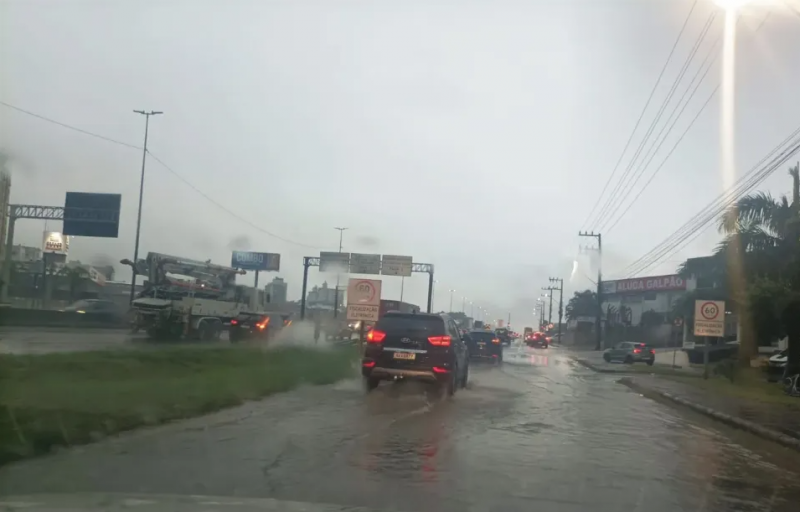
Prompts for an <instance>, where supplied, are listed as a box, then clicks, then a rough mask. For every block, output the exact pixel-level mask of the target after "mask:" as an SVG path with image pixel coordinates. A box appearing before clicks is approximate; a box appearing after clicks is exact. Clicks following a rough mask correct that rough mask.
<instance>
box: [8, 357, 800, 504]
mask: <svg viewBox="0 0 800 512" xmlns="http://www.w3.org/2000/svg"><path fill="white" fill-rule="evenodd" d="M615 380H616V378H615V377H614V376H613V375H603V374H596V373H593V372H591V371H590V370H588V369H586V368H583V367H580V366H576V364H575V363H573V362H572V361H571V360H570V359H569V358H568V357H567V356H566V355H565V354H564V353H563V352H561V351H560V350H559V349H553V348H551V349H548V350H541V349H527V348H524V347H516V346H515V347H511V348H509V349H507V351H506V354H505V363H504V364H503V365H502V367H492V366H488V365H478V364H476V365H474V366H473V369H472V372H471V382H470V384H469V387H468V389H466V390H462V391H460V392H459V393H458V394H457V395H456V396H455V397H454V398H453V399H449V400H448V399H445V400H442V401H436V400H432V399H431V398H430V397H429V396H427V395H426V393H425V392H424V388H423V386H421V385H415V384H411V383H407V384H399V385H386V384H384V385H381V387H379V388H378V389H377V390H376V391H375V392H373V393H371V394H369V395H365V394H364V392H363V391H362V389H361V386H360V382H358V381H355V380H353V381H347V382H342V383H340V384H337V385H335V386H329V387H321V388H305V389H301V390H298V391H296V392H292V393H286V394H282V395H277V396H274V397H271V398H269V399H267V400H264V401H262V402H258V403H252V404H248V405H246V406H243V407H240V408H237V409H234V410H229V411H224V412H221V413H218V414H214V415H211V416H208V417H205V418H199V419H195V420H190V421H187V422H183V423H178V424H174V425H169V426H165V427H159V428H154V429H150V430H147V431H143V432H138V433H133V434H130V435H125V436H122V437H120V438H117V439H114V440H108V441H105V442H102V443H98V444H95V445H90V446H86V447H81V448H78V449H75V450H71V451H67V452H63V453H60V454H57V455H54V456H51V457H46V458H41V459H37V460H32V461H28V462H25V463H20V464H16V465H13V466H9V467H7V468H4V469H1V470H0V493H2V494H6V495H7V494H11V493H14V494H22V493H33V492H44V491H48V492H70V491H104V492H138V493H167V494H207V495H218V496H219V495H235V496H258V497H273V498H278V499H286V500H295V501H311V502H322V503H335V504H341V505H348V506H359V505H360V506H368V507H373V508H375V509H377V510H401V511H403V510H406V511H428V510H430V511H434V510H435V511H437V512H449V511H459V512H464V511H472V510H481V511H495V510H496V511H501V510H502V511H514V510H520V511H522V510H524V511H530V510H542V511H593V512H595V511H614V512H617V511H645V510H646V511H648V512H659V511H683V510H693V511H694V510H698V511H704V512H716V511H720V512H722V511H724V512H729V511H771V512H784V511H786V512H789V511H792V512H796V511H797V510H798V507H800V505H798V504H800V463H799V462H798V459H800V457H798V454H797V453H795V452H789V451H787V450H782V449H780V448H778V447H775V446H773V445H769V444H768V443H764V442H761V441H759V440H757V439H755V438H752V437H750V436H749V435H746V434H743V433H740V432H735V431H731V430H728V429H726V428H724V427H721V426H719V425H717V424H716V423H712V422H710V421H708V420H705V419H704V418H702V417H699V416H693V415H691V414H689V413H687V412H684V411H679V410H675V409H673V408H670V407H668V406H666V405H664V404H661V403H658V402H654V401H651V400H649V399H646V398H644V397H641V396H640V395H638V394H636V393H634V392H632V391H630V390H629V389H628V388H626V387H624V386H621V385H619V384H616V382H615Z"/></svg>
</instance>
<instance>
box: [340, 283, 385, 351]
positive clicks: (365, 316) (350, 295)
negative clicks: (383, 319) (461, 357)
mask: <svg viewBox="0 0 800 512" xmlns="http://www.w3.org/2000/svg"><path fill="white" fill-rule="evenodd" d="M380 311H381V281H380V280H379V279H354V278H350V281H349V282H348V283H347V319H348V320H357V321H358V322H359V328H358V348H359V350H360V351H361V352H363V351H364V330H365V329H364V324H365V323H366V322H377V321H378V317H379V316H380Z"/></svg>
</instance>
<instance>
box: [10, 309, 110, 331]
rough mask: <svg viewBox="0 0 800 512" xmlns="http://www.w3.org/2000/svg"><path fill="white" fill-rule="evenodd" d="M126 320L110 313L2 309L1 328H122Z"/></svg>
mask: <svg viewBox="0 0 800 512" xmlns="http://www.w3.org/2000/svg"><path fill="white" fill-rule="evenodd" d="M125 326H126V322H125V319H124V318H121V317H120V316H119V315H114V314H110V313H78V312H77V311H56V310H49V309H26V308H13V307H0V327H75V328H93V327H94V328H96V327H105V328H122V327H125Z"/></svg>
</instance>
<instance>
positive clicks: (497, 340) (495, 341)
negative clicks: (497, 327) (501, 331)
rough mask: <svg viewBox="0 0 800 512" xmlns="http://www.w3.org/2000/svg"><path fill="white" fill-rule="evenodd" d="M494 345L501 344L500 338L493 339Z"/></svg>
mask: <svg viewBox="0 0 800 512" xmlns="http://www.w3.org/2000/svg"><path fill="white" fill-rule="evenodd" d="M492 343H494V344H495V345H497V344H498V343H500V338H492Z"/></svg>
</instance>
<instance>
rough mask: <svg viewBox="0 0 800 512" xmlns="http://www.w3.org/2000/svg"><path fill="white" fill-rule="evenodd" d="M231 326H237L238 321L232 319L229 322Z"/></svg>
mask: <svg viewBox="0 0 800 512" xmlns="http://www.w3.org/2000/svg"><path fill="white" fill-rule="evenodd" d="M231 325H239V321H238V320H236V319H235V318H234V319H233V320H231Z"/></svg>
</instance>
